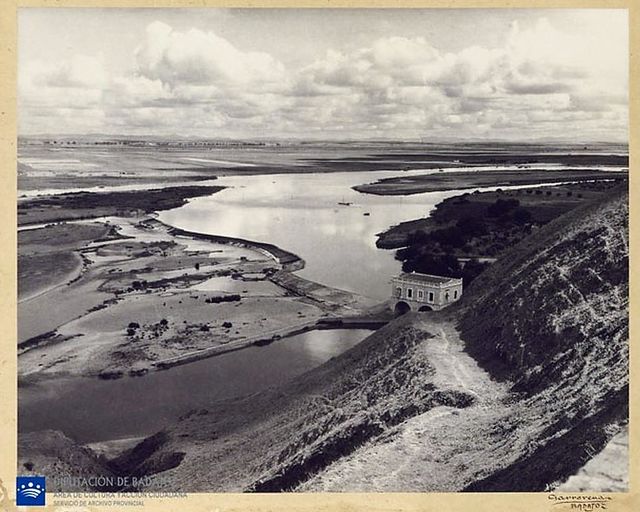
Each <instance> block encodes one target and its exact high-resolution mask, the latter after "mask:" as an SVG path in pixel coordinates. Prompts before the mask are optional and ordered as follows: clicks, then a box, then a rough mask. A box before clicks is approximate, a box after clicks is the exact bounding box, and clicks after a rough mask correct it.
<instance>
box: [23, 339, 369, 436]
mask: <svg viewBox="0 0 640 512" xmlns="http://www.w3.org/2000/svg"><path fill="white" fill-rule="evenodd" d="M369 334H371V331H367V330H362V329H352V330H348V329H336V330H316V331H309V332H305V333H302V334H298V335H296V336H292V337H290V338H284V339H282V340H279V341H277V342H274V343H271V344H270V345H266V346H262V347H249V348H246V349H243V350H239V351H236V352H229V353H226V354H222V355H219V356H216V357H211V358H208V359H202V360H200V361H195V362H193V363H189V364H186V365H183V366H176V367H173V368H170V369H168V370H162V371H156V372H152V373H149V374H147V375H145V376H143V377H123V378H121V379H118V380H100V379H97V378H91V377H60V378H56V379H47V380H43V381H40V382H37V383H35V384H29V385H26V386H21V387H20V388H19V393H20V400H19V407H18V425H19V430H20V431H21V432H30V431H34V430H45V429H53V430H60V431H62V432H64V433H65V434H66V435H67V436H69V437H71V438H72V439H74V440H76V441H77V442H80V443H89V442H93V441H103V440H109V439H118V438H126V437H136V436H142V435H150V434H153V433H154V432H157V431H158V430H160V429H161V428H162V427H163V426H164V425H166V424H170V423H172V422H174V421H175V420H176V419H177V418H178V416H180V415H182V414H185V413H186V412H187V411H190V410H192V409H197V408H201V407H209V408H211V402H212V401H215V400H220V399H224V398H231V397H234V396H240V395H246V394H250V393H256V392H258V391H261V390H263V389H265V388H268V387H270V386H276V385H279V384H283V383H285V382H287V381H288V380H290V379H292V378H294V377H295V376H297V375H300V374H302V373H304V372H306V371H308V370H311V369H312V368H315V367H316V366H319V365H321V364H322V363H324V362H325V361H327V360H329V359H330V358H331V357H334V356H336V355H338V354H341V353H342V352H344V351H345V350H347V349H349V348H351V347H353V346H354V345H356V344H357V343H359V342H360V341H362V339H364V338H365V337H366V336H368V335H369ZM210 410H211V409H210ZM211 412H212V413H214V414H215V410H211Z"/></svg>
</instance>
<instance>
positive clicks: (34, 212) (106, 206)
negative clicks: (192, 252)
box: [18, 185, 224, 225]
mask: <svg viewBox="0 0 640 512" xmlns="http://www.w3.org/2000/svg"><path fill="white" fill-rule="evenodd" d="M223 188H224V187H213V186H197V185H191V186H182V187H167V188H162V189H152V190H135V191H127V192H74V193H68V194H60V195H55V196H46V197H36V198H33V199H26V200H24V201H21V202H19V203H18V224H19V225H23V224H37V223H40V222H59V221H63V220H71V219H90V218H95V217H104V216H109V215H137V214H139V213H150V212H154V211H161V210H170V209H172V208H177V207H179V206H182V205H183V204H184V203H185V202H186V200H187V199H189V198H191V197H199V196H206V195H210V194H214V193H216V192H219V191H220V190H222V189H223Z"/></svg>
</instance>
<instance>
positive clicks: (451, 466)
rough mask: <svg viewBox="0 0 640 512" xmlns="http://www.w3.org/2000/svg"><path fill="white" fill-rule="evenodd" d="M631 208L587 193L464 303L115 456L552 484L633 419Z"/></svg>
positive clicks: (208, 471)
mask: <svg viewBox="0 0 640 512" xmlns="http://www.w3.org/2000/svg"><path fill="white" fill-rule="evenodd" d="M627 218H628V206H627V195H626V193H625V192H624V191H618V192H615V193H612V194H610V195H609V196H608V197H607V198H606V199H603V200H600V201H599V202H598V203H596V204H591V205H586V206H584V207H580V208H578V209H576V210H574V211H572V212H570V213H569V214H568V215H565V216H563V217H561V218H559V219H557V220H555V221H553V222H551V223H549V224H548V225H546V226H545V227H544V228H541V229H540V230H538V231H537V232H536V233H535V234H534V235H532V236H531V237H529V238H527V239H525V240H524V241H523V242H522V243H520V244H518V245H517V246H515V247H514V248H512V249H511V250H509V251H507V253H506V254H505V255H504V257H502V258H501V259H500V260H499V261H498V262H496V263H495V264H494V265H493V266H492V267H491V269H490V270H489V271H487V272H486V273H484V274H483V275H481V276H480V277H479V278H478V279H477V280H476V281H475V282H474V283H473V285H472V286H471V287H470V288H469V289H468V290H467V291H466V293H465V296H464V297H463V300H462V301H461V302H460V303H459V304H457V305H456V306H455V307H454V308H450V309H449V310H445V311H443V312H440V313H421V314H409V315H406V316H404V317H401V318H399V319H396V320H395V321H393V322H391V323H390V324H388V325H387V326H386V327H384V328H382V329H380V330H378V331H377V332H376V333H374V334H373V335H371V336H370V337H368V338H367V339H366V340H364V341H363V342H362V343H360V344H359V345H357V346H356V347H354V348H352V349H351V350H349V351H347V352H345V353H344V354H342V355H341V356H339V357H336V358H334V359H332V360H330V361H328V362H327V363H325V364H324V365H322V366H321V367H319V368H316V369H315V370H312V371H311V372H309V373H307V374H304V375H302V376H300V377H298V378H296V379H295V380H293V381H292V382H290V383H289V384H287V385H286V386H284V387H282V388H278V389H268V390H265V391H262V392H260V393H257V394H255V395H251V396H248V397H245V398H244V399H242V400H233V401H227V402H222V403H220V402H218V403H212V404H211V405H210V406H209V407H207V408H206V409H201V410H198V411H193V412H192V413H190V414H188V415H185V417H183V418H181V419H180V421H178V422H177V423H176V424H174V425H173V426H172V427H171V428H168V429H166V430H164V431H163V432H161V433H158V434H157V435H155V436H153V437H150V438H148V439H147V440H145V441H144V442H143V443H141V444H140V445H138V446H137V447H136V448H134V449H132V450H130V451H128V452H125V453H124V454H122V455H121V456H119V457H118V458H116V459H115V460H112V461H111V462H110V463H109V465H108V467H109V469H110V470H111V471H114V472H115V473H117V474H131V475H137V476H140V475H149V474H154V473H160V474H162V475H163V476H164V477H165V478H169V479H172V484H171V486H172V490H182V491H260V492H269V491H286V490H297V491H302V490H306V491H372V490H395V491H425V492H428V491H464V490H469V491H540V490H545V489H549V488H553V487H555V486H556V485H558V484H559V483H561V482H563V481H565V480H566V479H567V478H568V477H569V476H571V475H572V474H574V473H576V472H577V471H578V470H579V469H580V468H581V467H583V466H584V464H585V463H586V462H587V461H588V460H589V459H591V458H593V456H594V455H596V454H597V453H598V452H599V451H600V450H601V449H602V448H603V447H604V446H605V445H606V444H607V443H608V441H609V440H610V439H611V438H613V437H614V436H615V435H616V434H617V433H618V432H619V431H621V429H622V428H624V423H625V422H626V418H627V413H628V397H627V389H628V376H627V370H628V347H627V344H628V318H627V297H628V242H627V239H628V228H627ZM497 312H499V314H497ZM465 350H466V352H465ZM477 363H479V365H480V366H479V365H478V364H477ZM22 461H24V454H21V462H22ZM157 487H158V486H156V488H157ZM167 489H168V487H167ZM591 490H594V491H595V490H605V489H591Z"/></svg>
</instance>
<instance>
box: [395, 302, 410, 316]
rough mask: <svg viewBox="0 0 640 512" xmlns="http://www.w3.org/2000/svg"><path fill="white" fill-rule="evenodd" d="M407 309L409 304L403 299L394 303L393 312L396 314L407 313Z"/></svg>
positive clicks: (408, 309)
mask: <svg viewBox="0 0 640 512" xmlns="http://www.w3.org/2000/svg"><path fill="white" fill-rule="evenodd" d="M409 311H411V306H409V304H407V303H406V302H404V301H403V300H401V301H400V302H398V303H396V307H395V308H394V312H395V314H396V316H402V315H404V314H405V313H408V312H409Z"/></svg>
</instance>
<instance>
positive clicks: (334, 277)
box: [160, 171, 458, 299]
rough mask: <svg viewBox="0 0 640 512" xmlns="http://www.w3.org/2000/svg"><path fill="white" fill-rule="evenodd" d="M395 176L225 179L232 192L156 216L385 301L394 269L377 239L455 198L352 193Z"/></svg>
mask: <svg viewBox="0 0 640 512" xmlns="http://www.w3.org/2000/svg"><path fill="white" fill-rule="evenodd" d="M406 174H407V175H409V174H413V173H412V172H408V173H406ZM397 175H398V172H397V171H394V172H380V171H377V172H350V173H330V174H287V175H269V176H242V177H225V178H221V179H220V180H218V183H219V184H220V185H225V186H228V187H230V188H228V189H226V190H223V191H222V192H219V193H218V194H214V195H212V196H209V197H201V198H197V199H194V200H192V201H191V202H189V203H188V204H187V205H185V206H183V207H181V208H178V209H175V210H171V211H167V212H162V213H161V214H160V220H162V221H163V222H166V223H168V224H171V225H174V226H177V227H180V228H183V229H187V230H190V231H197V232H201V233H209V234H219V235H225V236H231V237H240V238H247V239H250V240H257V241H262V242H269V243H274V244H276V245H278V246H280V247H282V248H284V249H286V250H289V251H292V252H294V253H296V254H298V255H300V256H301V257H302V258H304V259H305V261H306V262H307V265H306V267H305V269H304V270H302V271H300V275H302V276H304V277H307V278H308V279H312V280H315V281H319V282H321V283H324V284H327V285H329V286H335V287H338V288H342V289H346V290H350V291H355V292H359V293H362V294H364V295H368V296H370V297H374V298H378V299H384V298H386V296H387V294H388V280H389V278H390V277H391V276H393V275H395V274H397V273H398V272H399V271H400V264H399V262H397V261H395V260H394V258H393V252H392V251H384V250H379V249H377V248H376V246H375V241H376V234H377V233H379V232H381V231H384V230H386V229H387V228H388V227H389V226H391V225H394V224H397V223H399V222H403V221H406V220H411V219H415V218H419V217H425V216H427V215H428V214H429V213H430V212H431V210H432V209H433V208H434V207H435V205H436V204H437V203H439V202H440V201H442V200H443V199H444V198H445V197H449V196H451V195H455V194H456V193H458V192H435V193H429V194H419V195H413V196H404V197H402V196H374V195H367V194H360V193H359V192H356V191H354V190H352V189H351V187H352V186H354V185H358V184H361V183H366V182H369V181H374V180H376V179H381V178H385V177H389V176H397ZM403 175H404V174H403ZM339 203H350V204H349V205H348V206H346V205H340V204H339ZM365 213H368V214H369V215H367V216H365V215H364V214H365Z"/></svg>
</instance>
